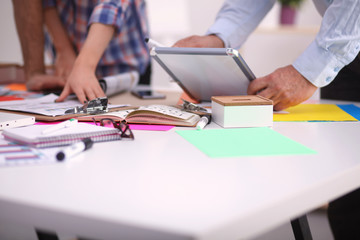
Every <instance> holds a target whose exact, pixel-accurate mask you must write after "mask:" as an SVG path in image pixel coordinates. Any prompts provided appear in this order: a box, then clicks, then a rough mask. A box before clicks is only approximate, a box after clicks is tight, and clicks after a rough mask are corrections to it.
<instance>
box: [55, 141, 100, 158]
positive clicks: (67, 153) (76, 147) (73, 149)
mask: <svg viewBox="0 0 360 240" xmlns="http://www.w3.org/2000/svg"><path fill="white" fill-rule="evenodd" d="M92 145H93V141H92V140H91V139H90V138H85V139H83V140H81V141H80V142H76V143H74V144H72V145H70V146H69V147H66V148H63V149H62V150H61V151H60V152H58V153H57V154H56V159H57V160H58V161H59V162H61V161H64V160H65V159H68V158H71V157H73V156H75V155H76V154H78V153H81V152H83V151H85V150H87V149H89V148H91V147H92Z"/></svg>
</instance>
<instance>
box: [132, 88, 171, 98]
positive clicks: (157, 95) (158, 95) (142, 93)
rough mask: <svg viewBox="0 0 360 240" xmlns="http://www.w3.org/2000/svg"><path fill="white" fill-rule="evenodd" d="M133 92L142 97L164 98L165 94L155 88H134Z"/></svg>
mask: <svg viewBox="0 0 360 240" xmlns="http://www.w3.org/2000/svg"><path fill="white" fill-rule="evenodd" d="M131 93H132V94H133V95H135V96H137V97H138V98H141V99H163V98H165V97H166V95H165V94H163V93H159V92H157V91H154V90H133V91H131Z"/></svg>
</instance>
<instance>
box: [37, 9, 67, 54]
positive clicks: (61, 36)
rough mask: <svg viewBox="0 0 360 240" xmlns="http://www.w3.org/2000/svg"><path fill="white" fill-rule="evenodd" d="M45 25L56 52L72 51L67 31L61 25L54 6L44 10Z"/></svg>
mask: <svg viewBox="0 0 360 240" xmlns="http://www.w3.org/2000/svg"><path fill="white" fill-rule="evenodd" d="M44 20H45V25H46V27H47V29H48V31H49V33H50V35H51V38H52V42H53V44H54V47H55V49H56V51H57V52H64V51H74V50H73V47H72V44H71V42H70V39H69V37H68V34H67V32H66V31H65V28H64V26H63V25H62V23H61V21H60V18H59V15H58V12H57V10H56V8H54V7H49V8H45V10H44Z"/></svg>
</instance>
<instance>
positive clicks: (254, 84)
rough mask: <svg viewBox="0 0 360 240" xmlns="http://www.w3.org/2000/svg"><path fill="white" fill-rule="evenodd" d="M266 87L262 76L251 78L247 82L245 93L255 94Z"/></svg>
mask: <svg viewBox="0 0 360 240" xmlns="http://www.w3.org/2000/svg"><path fill="white" fill-rule="evenodd" d="M266 87H267V83H266V82H265V81H264V80H263V78H257V79H255V80H252V81H251V82H250V84H249V87H248V90H247V94H248V95H256V94H258V93H259V92H261V91H262V90H264V89H265V88H266Z"/></svg>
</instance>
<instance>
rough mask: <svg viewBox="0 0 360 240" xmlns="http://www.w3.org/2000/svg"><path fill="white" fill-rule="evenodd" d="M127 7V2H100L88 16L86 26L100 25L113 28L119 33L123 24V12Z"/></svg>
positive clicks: (111, 0) (113, 0)
mask: <svg viewBox="0 0 360 240" xmlns="http://www.w3.org/2000/svg"><path fill="white" fill-rule="evenodd" d="M127 7H129V2H128V1H116V0H108V1H100V3H99V4H97V5H96V7H95V8H94V10H93V12H92V14H91V16H90V20H89V23H88V26H90V25H91V24H92V23H102V24H106V25H111V26H114V27H115V30H116V32H120V31H121V26H122V25H123V24H124V16H123V12H124V11H125V9H126V8H127Z"/></svg>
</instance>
